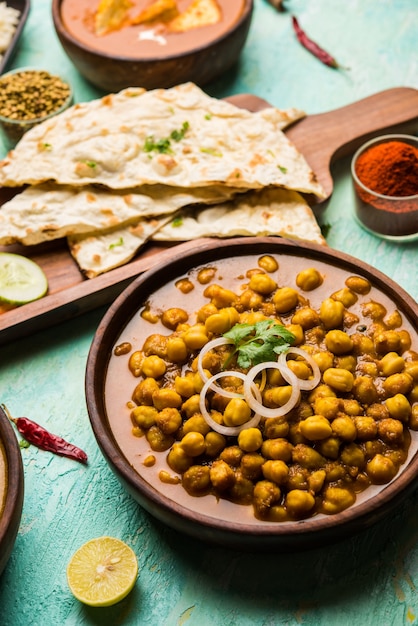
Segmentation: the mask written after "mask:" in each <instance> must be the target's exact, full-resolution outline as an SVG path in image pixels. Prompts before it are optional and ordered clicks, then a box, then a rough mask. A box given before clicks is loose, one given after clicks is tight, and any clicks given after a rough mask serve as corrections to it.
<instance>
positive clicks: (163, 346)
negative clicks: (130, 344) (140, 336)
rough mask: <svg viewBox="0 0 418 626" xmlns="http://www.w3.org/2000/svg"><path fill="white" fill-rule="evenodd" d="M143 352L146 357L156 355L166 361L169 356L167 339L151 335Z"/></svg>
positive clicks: (163, 336)
mask: <svg viewBox="0 0 418 626" xmlns="http://www.w3.org/2000/svg"><path fill="white" fill-rule="evenodd" d="M142 351H143V353H144V354H145V356H149V355H150V354H156V355H157V356H160V357H161V358H162V359H164V358H165V357H166V355H167V337H166V336H165V335H159V334H158V333H156V334H154V335H150V336H149V337H147V339H146V340H145V343H144V345H143V348H142Z"/></svg>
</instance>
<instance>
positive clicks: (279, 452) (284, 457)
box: [261, 437, 293, 463]
mask: <svg viewBox="0 0 418 626" xmlns="http://www.w3.org/2000/svg"><path fill="white" fill-rule="evenodd" d="M292 449H293V446H292V444H291V443H290V442H289V441H287V439H285V438H284V437H277V438H276V439H266V440H265V441H263V444H262V446H261V454H262V455H263V457H264V458H265V459H272V460H280V461H284V462H285V463H289V462H290V461H291V460H292Z"/></svg>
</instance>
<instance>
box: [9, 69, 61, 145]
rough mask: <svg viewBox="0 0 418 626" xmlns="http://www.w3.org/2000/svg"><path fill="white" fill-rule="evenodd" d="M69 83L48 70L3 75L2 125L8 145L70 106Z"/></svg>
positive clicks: (13, 72)
mask: <svg viewBox="0 0 418 626" xmlns="http://www.w3.org/2000/svg"><path fill="white" fill-rule="evenodd" d="M72 100H73V94H72V89H71V87H70V85H69V84H68V83H67V82H65V81H63V80H62V79H61V78H60V77H59V76H54V75H53V74H50V73H49V72H47V71H45V70H38V69H29V68H28V69H18V70H13V71H11V72H7V73H6V74H3V76H1V77H0V127H1V129H2V131H3V134H4V138H5V140H6V143H7V146H8V147H9V148H12V147H14V145H16V143H17V142H18V141H19V140H20V139H21V138H22V136H23V135H24V134H25V133H26V132H27V131H28V130H30V129H31V128H33V126H36V125H37V124H39V123H40V122H43V121H45V120H47V119H49V118H50V117H52V116H53V115H56V114H57V113H61V112H62V111H63V110H65V109H66V108H68V107H69V106H70V105H71V103H72Z"/></svg>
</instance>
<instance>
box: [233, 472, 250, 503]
mask: <svg viewBox="0 0 418 626" xmlns="http://www.w3.org/2000/svg"><path fill="white" fill-rule="evenodd" d="M253 493H254V484H253V482H252V481H251V480H249V479H248V478H246V477H245V476H243V475H242V472H241V471H240V470H237V471H236V472H235V483H234V484H233V486H232V487H231V489H230V491H229V495H230V497H231V500H232V501H233V502H237V503H238V504H251V503H252V502H253Z"/></svg>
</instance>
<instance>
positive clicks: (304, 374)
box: [287, 359, 312, 380]
mask: <svg viewBox="0 0 418 626" xmlns="http://www.w3.org/2000/svg"><path fill="white" fill-rule="evenodd" d="M287 366H288V368H289V369H290V370H292V372H293V373H294V374H296V376H297V377H298V378H300V379H302V380H308V379H309V377H310V376H312V370H311V368H310V367H309V365H308V364H307V363H306V362H305V361H294V360H293V359H288V361H287Z"/></svg>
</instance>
